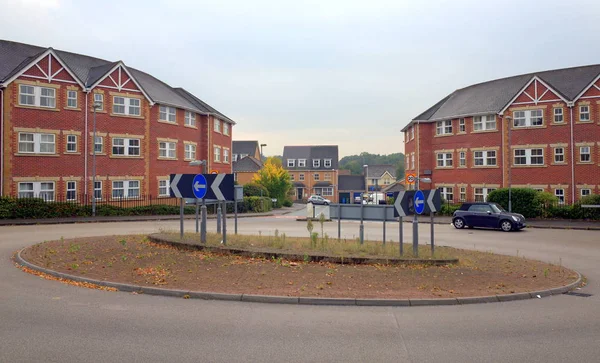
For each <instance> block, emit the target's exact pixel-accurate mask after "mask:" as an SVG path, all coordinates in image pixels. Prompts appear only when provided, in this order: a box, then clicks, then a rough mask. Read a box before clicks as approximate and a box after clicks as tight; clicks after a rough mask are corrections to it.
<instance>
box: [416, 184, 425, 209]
mask: <svg viewBox="0 0 600 363" xmlns="http://www.w3.org/2000/svg"><path fill="white" fill-rule="evenodd" d="M424 210H425V195H423V192H422V191H420V190H417V192H416V193H415V213H417V214H421V213H423V211H424Z"/></svg>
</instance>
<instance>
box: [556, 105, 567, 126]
mask: <svg viewBox="0 0 600 363" xmlns="http://www.w3.org/2000/svg"><path fill="white" fill-rule="evenodd" d="M564 121H565V119H564V115H563V109H562V107H558V108H555V109H554V122H555V123H557V124H560V123H563V122H564Z"/></svg>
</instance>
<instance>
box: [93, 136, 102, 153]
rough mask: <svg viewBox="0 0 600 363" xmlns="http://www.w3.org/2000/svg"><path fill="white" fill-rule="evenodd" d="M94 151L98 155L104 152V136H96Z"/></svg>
mask: <svg viewBox="0 0 600 363" xmlns="http://www.w3.org/2000/svg"><path fill="white" fill-rule="evenodd" d="M94 150H95V151H96V153H102V151H103V150H104V140H103V137H102V136H96V140H94Z"/></svg>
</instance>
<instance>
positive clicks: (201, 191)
mask: <svg viewBox="0 0 600 363" xmlns="http://www.w3.org/2000/svg"><path fill="white" fill-rule="evenodd" d="M206 184H207V183H206V178H205V177H204V175H202V174H197V175H196V176H195V177H194V180H192V190H193V192H194V196H195V197H196V198H198V199H202V198H204V196H205V195H206V191H207V190H208V188H207V187H206Z"/></svg>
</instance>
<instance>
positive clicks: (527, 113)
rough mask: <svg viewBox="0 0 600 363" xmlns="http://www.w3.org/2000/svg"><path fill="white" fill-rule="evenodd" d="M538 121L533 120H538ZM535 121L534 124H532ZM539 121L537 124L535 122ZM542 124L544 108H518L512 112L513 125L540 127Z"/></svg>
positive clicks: (518, 126) (517, 126) (516, 126)
mask: <svg viewBox="0 0 600 363" xmlns="http://www.w3.org/2000/svg"><path fill="white" fill-rule="evenodd" d="M534 112H535V113H536V114H537V113H538V112H539V113H540V116H537V115H536V116H533V113H534ZM538 119H540V120H539V121H535V120H538ZM534 122H536V124H534ZM538 122H539V124H537V123H538ZM542 126H544V110H543V109H541V108H538V109H535V110H519V111H514V112H513V127H514V128H520V127H542Z"/></svg>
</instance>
